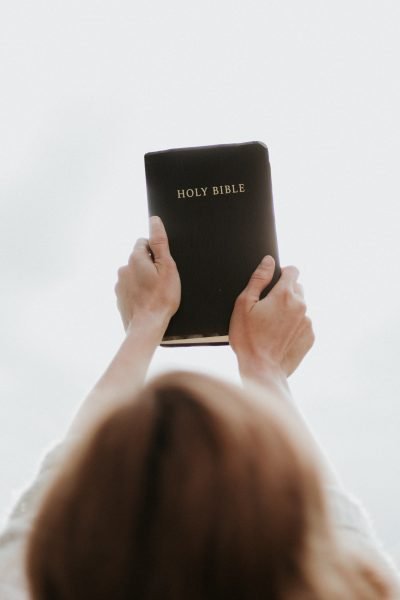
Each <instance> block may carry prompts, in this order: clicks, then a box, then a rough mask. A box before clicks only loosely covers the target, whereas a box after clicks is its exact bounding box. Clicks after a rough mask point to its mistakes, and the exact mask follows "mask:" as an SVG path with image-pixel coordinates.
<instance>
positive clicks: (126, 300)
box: [115, 217, 181, 332]
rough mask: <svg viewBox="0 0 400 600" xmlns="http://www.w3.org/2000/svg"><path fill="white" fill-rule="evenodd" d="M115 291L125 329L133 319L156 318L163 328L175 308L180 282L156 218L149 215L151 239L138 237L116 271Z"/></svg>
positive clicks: (177, 303)
mask: <svg viewBox="0 0 400 600" xmlns="http://www.w3.org/2000/svg"><path fill="white" fill-rule="evenodd" d="M115 293H116V295H117V306H118V309H119V311H120V313H121V318H122V322H123V324H124V328H125V331H127V332H128V330H129V329H130V327H131V325H132V322H133V320H135V322H137V320H143V319H144V320H145V321H146V320H157V321H159V322H161V323H162V324H163V327H165V328H166V327H167V325H168V323H169V320H170V319H171V317H172V315H174V314H175V313H176V311H177V310H178V307H179V304H180V300H181V282H180V278H179V273H178V269H177V268H176V264H175V261H174V259H173V258H172V256H171V254H170V251H169V244H168V237H167V233H166V231H165V227H164V225H163V222H162V221H161V219H160V218H159V217H151V218H150V238H149V239H148V240H147V239H145V238H139V239H138V240H137V241H136V244H135V247H134V249H133V252H132V254H131V255H130V257H129V261H128V264H127V265H126V266H124V267H121V268H120V269H119V270H118V281H117V283H116V285H115Z"/></svg>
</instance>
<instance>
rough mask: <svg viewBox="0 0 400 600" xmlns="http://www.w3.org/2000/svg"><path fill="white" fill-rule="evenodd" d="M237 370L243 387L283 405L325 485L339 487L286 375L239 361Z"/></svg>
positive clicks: (337, 478) (338, 481)
mask: <svg viewBox="0 0 400 600" xmlns="http://www.w3.org/2000/svg"><path fill="white" fill-rule="evenodd" d="M239 370H240V375H241V378H242V381H243V384H244V385H245V386H246V385H248V384H249V383H250V386H251V385H256V387H257V388H258V389H259V390H261V394H265V393H266V394H268V398H270V399H271V400H272V401H273V402H278V403H284V406H285V408H286V409H288V410H289V413H290V418H291V420H292V421H293V422H294V423H295V427H296V429H297V430H298V431H299V433H300V434H301V436H302V437H303V439H305V440H306V442H307V443H309V445H310V446H311V448H312V450H313V452H314V455H315V457H316V459H317V461H318V463H319V464H320V466H321V470H322V476H323V478H324V480H325V483H326V484H329V485H332V484H333V485H336V486H339V487H341V486H342V484H341V482H340V479H339V477H338V475H337V473H336V472H335V470H334V468H333V467H332V465H331V463H330V461H329V460H328V458H327V457H326V455H325V453H324V451H323V450H322V448H321V447H320V445H319V444H318V442H317V440H316V438H315V436H314V434H313V432H312V431H311V429H310V427H309V425H308V423H307V422H306V420H305V418H304V416H303V415H302V413H301V411H300V409H299V408H298V406H297V405H296V403H295V402H294V399H293V396H292V393H291V391H290V387H289V384H288V382H287V377H286V375H285V374H284V373H283V372H282V371H280V370H279V369H276V368H275V367H273V366H268V367H265V366H262V365H254V364H251V365H250V364H246V363H245V362H244V361H239Z"/></svg>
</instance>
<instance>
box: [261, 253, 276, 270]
mask: <svg viewBox="0 0 400 600" xmlns="http://www.w3.org/2000/svg"><path fill="white" fill-rule="evenodd" d="M273 262H274V259H273V258H272V256H269V255H268V256H264V258H263V259H262V261H261V264H262V265H263V267H272V265H273Z"/></svg>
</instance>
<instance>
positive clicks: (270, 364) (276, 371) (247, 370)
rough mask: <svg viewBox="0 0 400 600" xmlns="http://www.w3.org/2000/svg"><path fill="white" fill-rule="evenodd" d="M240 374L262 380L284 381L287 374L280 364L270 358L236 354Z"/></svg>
mask: <svg viewBox="0 0 400 600" xmlns="http://www.w3.org/2000/svg"><path fill="white" fill-rule="evenodd" d="M238 366H239V372H240V376H241V377H242V378H243V377H245V378H247V379H255V380H257V381H262V382H272V381H275V382H284V383H286V380H287V376H286V373H285V371H284V370H283V368H282V367H281V365H280V364H279V363H277V362H275V361H273V360H271V359H270V358H262V359H261V358H257V357H251V358H250V357H246V356H238Z"/></svg>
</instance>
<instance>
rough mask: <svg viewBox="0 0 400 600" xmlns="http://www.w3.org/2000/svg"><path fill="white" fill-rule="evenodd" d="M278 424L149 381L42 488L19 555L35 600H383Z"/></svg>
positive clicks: (200, 388)
mask: <svg viewBox="0 0 400 600" xmlns="http://www.w3.org/2000/svg"><path fill="white" fill-rule="evenodd" d="M284 419H285V417H283V416H282V415H280V414H279V410H278V411H277V412H276V414H273V413H270V414H268V411H266V410H264V409H263V408H262V406H261V404H260V403H258V402H251V401H250V400H249V398H248V397H247V396H246V394H245V393H244V392H243V391H242V390H240V389H239V388H236V387H235V386H232V385H229V384H225V383H222V382H220V381H218V380H215V379H213V378H211V377H206V376H203V375H199V374H194V373H190V374H189V373H173V374H169V375H164V376H161V377H159V378H157V379H155V380H154V381H153V382H151V383H150V384H148V385H147V386H146V387H145V388H144V389H143V390H142V391H141V392H140V393H139V394H138V396H137V398H136V399H135V400H134V401H132V403H131V404H130V405H126V406H124V407H122V408H119V409H117V410H116V411H115V412H113V413H112V414H110V415H109V416H108V417H107V418H106V419H104V420H103V421H102V422H101V423H100V424H99V425H98V426H97V427H96V429H95V431H94V432H93V434H92V435H91V436H90V439H88V440H87V441H86V442H85V444H84V445H82V447H81V448H80V450H79V452H78V451H77V452H76V455H75V457H74V458H73V459H70V460H69V462H68V463H67V464H66V465H65V467H64V469H63V470H62V472H61V473H60V476H59V477H58V479H57V481H56V482H55V483H54V484H53V485H52V488H51V490H50V491H49V493H48V494H47V497H46V499H45V501H44V503H43V505H42V507H41V510H40V512H39V515H38V517H37V519H36V522H35V526H34V530H33V533H32V535H31V538H30V541H29V546H28V555H27V570H28V578H29V582H30V586H31V592H32V596H33V598H34V599H35V600H54V599H62V600H81V599H82V600H83V599H84V600H91V599H96V600H101V599H103V598H104V599H112V600H128V599H129V600H132V599H135V598H137V599H140V600H150V599H151V600H158V599H163V600H170V599H171V600H172V599H173V600H181V599H182V600H183V599H185V600H188V599H190V600H200V599H207V600H214V599H225V598H226V599H228V598H229V600H245V599H250V598H251V599H252V600H255V599H258V598H260V599H261V598H263V599H264V600H268V599H278V598H279V599H286V598H287V599H289V598H296V599H301V598H304V599H305V598H307V599H312V598H327V599H328V598H329V599H336V598H338V599H339V598H346V600H353V598H354V599H356V598H357V600H359V599H361V598H362V599H364V598H365V599H369V598H371V599H374V598H379V599H382V598H385V597H387V596H386V587H385V585H384V583H383V582H381V580H380V579H379V578H378V580H377V581H376V582H375V583H374V577H367V575H365V573H363V572H362V569H363V566H362V564H361V563H360V564H359V565H358V564H356V561H354V566H352V567H350V566H349V564H348V561H346V560H345V559H342V558H341V556H340V553H339V551H338V549H337V548H336V546H335V540H334V536H333V535H332V534H331V532H330V529H329V523H328V518H327V514H326V509H325V500H324V494H323V491H322V486H321V483H320V474H319V470H318V468H317V465H316V463H315V461H313V460H312V459H311V456H309V455H308V454H307V451H306V450H304V448H300V447H299V445H298V444H297V443H295V441H294V440H293V439H292V437H293V436H290V435H289V434H288V428H287V426H286V425H285V423H284ZM289 431H290V427H289ZM372 572H373V569H372ZM359 592H362V593H359Z"/></svg>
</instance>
